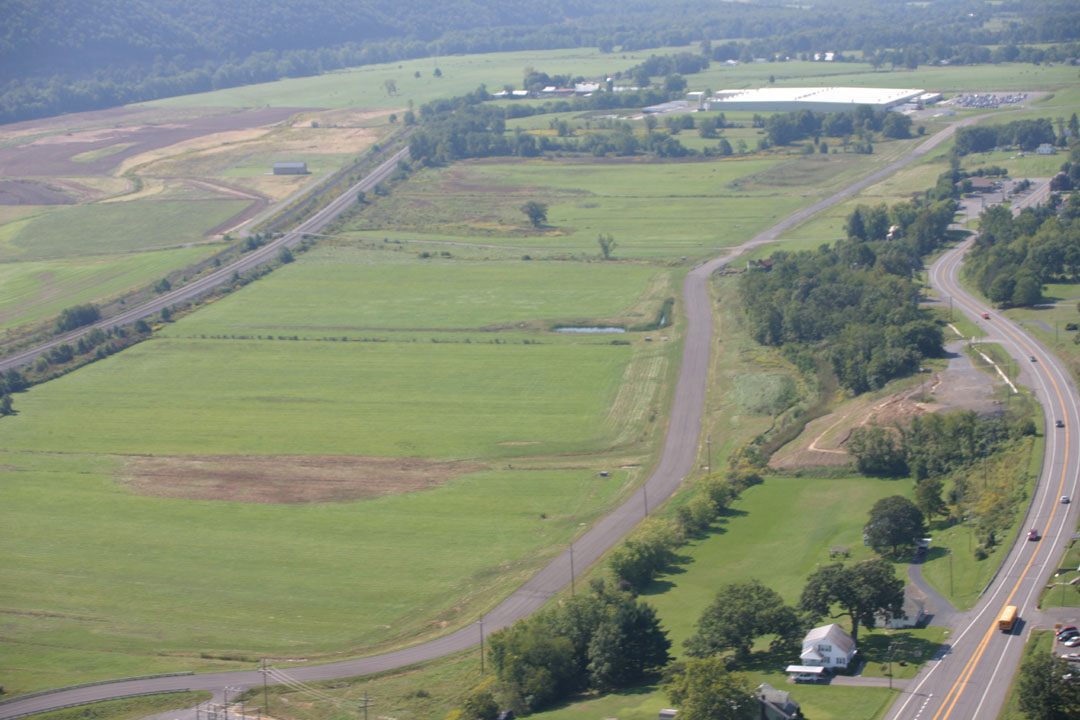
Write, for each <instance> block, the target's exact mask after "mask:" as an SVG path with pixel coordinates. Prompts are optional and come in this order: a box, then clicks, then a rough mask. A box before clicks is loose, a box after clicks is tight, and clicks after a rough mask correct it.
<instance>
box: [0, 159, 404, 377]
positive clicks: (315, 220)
mask: <svg viewBox="0 0 1080 720" xmlns="http://www.w3.org/2000/svg"><path fill="white" fill-rule="evenodd" d="M408 157H409V150H408V148H405V149H403V150H400V151H398V152H397V153H395V154H394V155H393V156H392V157H391V158H390V159H389V160H387V161H386V162H384V163H382V164H381V165H379V166H378V167H377V168H375V170H373V171H372V172H371V174H370V175H368V176H367V177H365V178H364V179H363V180H361V181H360V182H358V183H357V184H355V185H353V186H352V187H351V188H349V189H348V190H346V191H345V192H344V193H342V194H341V195H340V196H338V197H337V198H335V199H334V201H333V202H331V203H330V204H329V205H327V206H326V207H324V208H323V209H322V210H320V211H319V212H317V213H315V214H314V215H313V216H311V217H310V218H308V219H307V220H305V221H304V222H303V223H301V224H300V225H298V226H297V227H296V229H295V230H291V231H289V232H287V233H284V234H283V235H282V236H281V237H279V238H278V239H276V240H274V241H272V242H269V243H267V244H266V245H263V246H262V247H260V248H258V249H256V250H253V251H251V252H249V253H246V254H245V255H243V256H241V257H239V258H237V259H236V260H235V261H234V262H231V263H229V264H228V265H225V266H222V267H220V268H218V269H217V270H215V271H214V272H212V273H210V274H208V275H204V276H203V277H201V278H198V279H196V280H194V281H192V282H190V283H188V284H187V285H184V286H183V287H180V288H177V289H175V290H173V291H171V292H167V293H165V294H163V295H159V296H158V297H156V298H154V299H152V300H150V301H149V302H147V303H144V304H143V305H139V306H138V307H134V308H131V309H130V310H126V311H124V312H123V313H121V314H119V315H114V316H113V317H110V318H106V319H104V320H101V321H99V322H96V323H94V324H93V325H88V326H86V327H81V328H78V329H77V330H72V331H71V332H69V333H65V334H64V335H58V336H56V337H54V338H53V339H51V340H49V341H48V342H45V343H42V344H41V345H37V346H35V347H33V348H30V349H27V350H24V351H22V352H20V353H17V354H14V355H10V356H8V357H6V358H3V359H0V371H3V372H6V371H7V370H10V369H11V368H17V367H21V366H23V365H26V364H29V363H31V362H33V361H34V360H36V359H37V358H38V357H39V356H40V355H41V354H42V353H44V352H46V351H48V350H50V349H52V348H54V347H56V346H58V345H61V344H63V343H75V342H76V341H78V339H79V338H80V337H82V336H83V335H85V334H86V333H88V332H89V331H90V330H91V329H92V328H101V329H102V330H108V329H109V328H113V327H118V326H120V325H128V324H130V323H133V322H135V321H136V320H139V319H141V318H147V317H150V316H151V315H154V314H156V313H159V312H161V309H162V308H164V307H169V306H172V305H176V304H177V303H182V302H187V301H188V300H193V299H195V298H197V297H199V296H200V295H202V294H203V293H205V292H207V291H208V290H212V289H214V288H216V287H218V286H219V285H224V284H226V283H228V282H230V281H231V280H232V276H233V273H234V272H236V273H243V272H247V271H248V270H251V269H252V268H255V267H258V266H259V265H262V264H264V263H267V262H270V261H271V260H273V259H274V258H276V257H277V254H278V252H279V251H280V250H281V248H283V247H292V246H293V245H296V244H297V243H298V242H300V241H301V240H302V239H303V238H304V235H307V234H314V233H318V232H321V231H322V230H323V228H325V227H326V226H327V225H329V224H330V223H331V222H332V221H333V220H335V219H336V218H337V217H338V215H340V214H341V213H342V212H343V211H344V210H345V209H346V208H348V207H349V206H350V205H352V204H353V203H355V202H356V195H357V193H359V192H361V191H363V192H368V191H370V190H372V189H373V188H374V187H375V186H376V185H378V184H379V183H380V182H382V181H383V180H385V179H386V178H387V177H389V176H390V174H391V173H393V172H394V170H395V169H397V165H398V161H400V160H405V159H408Z"/></svg>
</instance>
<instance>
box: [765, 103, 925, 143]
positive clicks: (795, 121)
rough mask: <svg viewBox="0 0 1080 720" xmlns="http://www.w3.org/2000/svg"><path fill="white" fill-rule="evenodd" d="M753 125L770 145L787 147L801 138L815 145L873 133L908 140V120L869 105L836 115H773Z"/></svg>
mask: <svg viewBox="0 0 1080 720" xmlns="http://www.w3.org/2000/svg"><path fill="white" fill-rule="evenodd" d="M755 121H758V122H760V124H761V126H762V127H764V128H765V137H766V138H768V140H769V143H770V144H772V145H790V144H791V143H792V142H794V141H795V140H802V139H805V138H814V141H815V142H817V140H818V138H820V136H822V135H828V136H829V137H847V136H849V135H852V134H859V135H860V136H863V137H867V138H868V137H869V135H870V133H874V132H879V133H881V134H882V135H883V136H884V137H887V138H893V139H898V138H908V137H911V117H909V116H908V115H902V114H900V113H894V112H874V110H873V108H871V107H870V106H869V105H860V106H858V107H856V108H855V109H854V110H850V111H848V112H837V113H816V112H811V111H810V110H796V111H794V112H788V113H774V114H772V115H770V116H769V117H768V118H761V117H760V116H755Z"/></svg>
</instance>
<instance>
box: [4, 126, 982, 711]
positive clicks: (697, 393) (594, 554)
mask: <svg viewBox="0 0 1080 720" xmlns="http://www.w3.org/2000/svg"><path fill="white" fill-rule="evenodd" d="M982 117H984V116H973V117H969V118H965V119H964V120H962V121H960V122H958V123H956V124H954V125H952V126H950V127H949V128H946V129H945V130H942V131H941V132H939V133H937V134H936V135H933V136H932V137H930V138H929V139H927V140H926V141H925V142H923V143H921V144H920V145H918V146H917V147H916V148H915V149H914V150H912V152H911V153H909V154H908V155H907V156H905V157H904V158H901V159H899V160H896V161H895V162H893V163H890V164H889V165H888V166H887V167H885V168H883V169H881V170H879V171H877V172H875V173H874V174H872V175H870V176H868V177H866V178H863V179H862V180H860V181H858V182H856V183H854V184H853V185H851V186H849V187H847V188H845V189H844V190H841V191H840V192H837V193H836V194H834V195H832V196H830V197H828V198H826V199H824V200H821V201H820V202H817V203H815V204H814V205H812V206H810V207H808V208H805V209H804V210H800V211H799V212H797V213H795V214H794V215H791V216H789V217H788V218H786V219H785V220H783V221H782V222H780V223H778V224H777V225H775V226H773V227H771V228H769V229H768V230H766V231H765V232H763V233H761V234H760V235H757V236H756V237H754V238H752V239H751V240H749V241H747V242H745V243H743V244H742V245H739V246H737V247H734V248H731V249H730V251H729V252H727V253H726V254H725V255H723V256H720V257H717V258H714V259H712V260H709V261H707V262H705V263H702V264H701V265H698V266H697V267H695V268H694V269H693V270H691V271H690V272H689V273H688V274H687V276H686V281H685V283H684V284H683V300H684V303H685V309H686V318H687V331H686V342H685V344H684V347H683V356H682V362H681V366H680V370H679V379H678V383H677V385H676V388H675V398H674V402H673V404H672V407H671V420H670V423H669V425H668V429H667V436H666V439H665V442H664V448H663V454H662V455H661V457H660V462H659V464H658V465H657V468H656V470H655V472H653V474H652V476H651V477H649V479H648V480H646V481H645V483H644V484H643V485H642V487H641V488H640V489H639V490H638V491H637V492H636V493H634V494H633V495H632V496H631V497H630V498H628V499H627V500H626V502H624V503H623V504H622V505H620V506H619V507H618V508H616V509H615V510H614V511H613V512H612V513H611V514H610V515H608V516H606V517H604V518H603V519H601V520H600V521H599V522H598V523H597V524H596V525H594V526H593V527H592V528H590V529H589V530H588V531H587V532H586V533H585V534H584V535H582V536H581V537H580V538H578V539H577V540H576V541H575V542H574V543H573V545H572V546H571V547H570V548H568V549H567V550H566V551H564V552H563V553H561V554H560V555H559V556H558V557H556V558H555V559H554V560H552V562H551V563H550V564H548V565H547V566H546V567H544V568H543V569H542V570H540V571H539V572H538V573H537V574H536V575H534V576H533V577H532V578H530V579H529V580H528V581H527V582H526V583H525V584H524V585H522V586H521V587H520V588H518V589H517V590H516V591H515V592H513V593H512V594H511V595H510V596H509V597H507V598H506V599H505V600H503V601H502V603H500V604H499V605H498V606H497V607H495V608H494V609H493V610H492V611H491V612H490V613H488V614H487V615H485V616H484V617H483V618H482V619H481V621H480V622H478V623H477V624H475V625H469V626H466V627H464V628H461V629H460V630H457V631H456V632H453V633H451V634H449V635H446V636H443V637H441V638H437V639H435V640H432V641H430V642H426V643H423V644H420V645H415V646H413V647H409V648H404V649H401V650H396V651H394V652H390V653H385V654H382V655H373V656H370V657H366V658H359V659H356V660H345V661H342V662H335V663H328V664H325V665H315V666H310V667H302V668H294V669H292V670H290V675H291V676H292V677H294V678H295V679H297V680H301V681H311V680H328V679H332V678H339V677H352V676H358V675H368V674H371V673H375V672H381V671H385V670H392V669H395V668H400V667H404V666H407V665H412V664H415V663H419V662H424V661H428V660H433V659H435V658H438V657H442V656H443V655H447V654H450V653H455V652H460V651H462V650H467V649H469V648H471V647H474V646H476V645H478V644H479V642H480V637H481V635H480V634H481V632H483V633H485V634H486V633H488V632H491V631H493V630H497V629H499V628H503V627H506V626H508V625H510V624H512V623H513V622H514V621H516V620H519V619H521V618H523V617H527V616H528V615H530V614H532V613H533V612H535V611H536V610H537V609H539V608H540V607H541V606H543V605H544V603H546V602H547V601H548V600H549V599H550V598H551V597H552V596H553V595H555V594H556V593H558V592H559V591H560V590H562V589H563V588H565V587H566V586H567V585H569V584H570V563H571V559H570V558H571V553H573V557H574V563H575V567H577V568H586V567H588V566H590V565H592V564H593V563H594V562H596V561H597V560H599V559H600V558H601V557H602V556H603V555H604V553H606V552H607V551H608V550H609V549H610V548H611V547H613V546H614V545H615V543H617V542H618V541H619V540H620V539H622V538H623V537H624V536H625V535H626V534H627V533H629V532H630V531H631V530H633V529H634V527H636V526H637V524H638V523H639V522H641V520H642V518H643V517H644V516H645V513H646V507H655V506H656V505H658V504H660V503H661V502H663V501H664V500H666V499H667V498H668V497H669V496H671V494H672V493H674V492H675V490H676V489H677V488H678V487H679V485H680V484H681V483H682V481H683V479H684V478H685V477H686V476H687V475H688V473H689V472H690V470H691V468H692V467H693V464H694V461H695V459H696V458H697V455H698V449H699V440H700V436H701V419H702V413H703V411H704V403H705V391H706V381H707V379H708V370H709V359H710V351H711V345H712V337H713V318H712V308H711V304H710V300H709V292H708V280H709V277H710V276H711V275H712V274H713V273H714V272H715V271H716V270H718V269H720V268H722V267H723V266H724V265H726V264H728V263H729V262H731V261H732V260H734V259H735V258H736V257H738V256H739V255H740V254H742V253H743V252H744V251H746V250H748V249H750V248H754V247H757V246H759V245H763V244H765V243H769V242H774V241H776V240H777V238H778V237H779V236H780V235H781V233H783V232H786V231H787V230H789V229H791V228H793V227H794V226H796V225H798V224H799V223H801V222H803V221H805V220H806V219H808V218H809V217H811V216H812V215H814V214H816V213H818V212H820V211H822V210H824V209H825V208H828V207H830V206H832V205H834V204H836V203H838V202H840V201H842V200H845V199H846V198H848V197H850V196H852V195H853V194H855V193H856V192H858V191H860V190H862V189H863V188H865V187H867V186H869V185H872V184H874V183H876V182H879V181H880V180H882V179H884V178H886V177H888V176H889V175H891V174H892V173H894V172H896V171H897V170H899V169H900V168H902V167H904V166H906V165H908V164H910V163H911V162H913V161H915V160H917V159H918V158H920V157H922V156H924V155H925V154H926V153H928V152H930V150H932V149H933V148H935V147H937V146H938V145H940V144H941V143H942V142H944V141H945V140H946V139H948V138H949V137H950V136H951V135H952V134H953V133H955V132H956V130H957V129H958V128H960V127H963V126H965V125H969V124H971V123H973V122H976V121H978V120H980V119H982ZM402 152H405V151H402ZM395 157H396V156H395ZM388 165H389V163H388ZM393 166H396V159H395V161H394V163H393V165H392V166H390V168H389V169H390V170H392V169H393ZM384 167H385V166H384ZM346 202H348V201H346ZM305 225H306V224H305ZM319 229H321V228H315V227H311V228H308V229H306V230H301V229H299V228H298V229H297V231H295V232H294V233H290V234H289V235H287V236H286V237H290V236H296V238H297V240H298V239H299V235H298V233H301V232H318V230H319ZM175 302H177V300H175V299H174V300H171V301H166V302H165V303H164V304H173V303H175ZM159 309H160V308H156V309H154V310H151V311H150V312H147V313H145V314H151V313H152V312H157V311H158V310H159ZM141 316H142V315H136V316H135V317H141ZM135 317H132V318H129V319H127V320H125V322H131V321H132V320H134V319H135ZM0 367H2V365H0ZM261 682H262V675H261V674H260V673H259V672H258V671H255V670H251V671H242V672H229V673H210V674H202V675H194V676H186V677H179V678H161V679H148V680H135V681H130V682H124V683H112V684H105V685H96V686H94V687H92V688H81V689H78V690H71V691H61V692H57V693H53V694H50V695H45V696H40V697H36V698H27V699H26V700H18V699H15V700H13V701H11V702H8V703H6V704H3V705H0V720H7V719H9V718H14V717H16V716H19V715H21V714H25V713H27V712H43V711H46V710H50V709H54V708H57V707H61V706H64V705H67V704H69V703H72V702H93V701H95V700H100V699H105V698H112V697H122V696H128V695H134V694H137V693H142V692H153V691H161V690H168V689H186V688H191V689H211V690H217V689H220V688H223V687H225V686H230V685H231V686H237V687H253V686H255V685H257V684H261Z"/></svg>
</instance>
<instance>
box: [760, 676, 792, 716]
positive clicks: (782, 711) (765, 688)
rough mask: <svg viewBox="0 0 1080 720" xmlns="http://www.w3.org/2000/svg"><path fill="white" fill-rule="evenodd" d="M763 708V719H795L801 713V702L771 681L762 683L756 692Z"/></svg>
mask: <svg viewBox="0 0 1080 720" xmlns="http://www.w3.org/2000/svg"><path fill="white" fill-rule="evenodd" d="M754 694H755V695H757V699H758V703H759V704H760V709H761V720H795V718H800V717H802V715H801V714H800V713H799V703H797V702H795V701H794V700H792V699H791V693H789V692H787V691H785V690H777V689H776V688H774V687H773V686H772V685H770V684H769V683H761V684H760V685H758V689H757V690H756V691H755V692H754Z"/></svg>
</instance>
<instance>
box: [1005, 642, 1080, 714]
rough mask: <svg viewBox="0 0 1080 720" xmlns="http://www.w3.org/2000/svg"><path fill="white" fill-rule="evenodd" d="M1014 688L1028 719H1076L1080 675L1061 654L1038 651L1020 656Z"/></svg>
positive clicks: (1078, 704) (1079, 694) (1079, 701)
mask: <svg viewBox="0 0 1080 720" xmlns="http://www.w3.org/2000/svg"><path fill="white" fill-rule="evenodd" d="M1017 692H1018V694H1019V699H1020V710H1021V711H1022V712H1023V713H1024V715H1025V716H1026V717H1027V718H1028V720H1080V676H1078V675H1077V673H1076V671H1075V670H1072V669H1071V668H1070V667H1069V663H1068V662H1067V661H1066V660H1065V659H1064V658H1060V657H1055V656H1054V655H1052V654H1050V653H1045V652H1040V653H1038V654H1036V655H1032V656H1030V657H1029V658H1027V659H1026V660H1024V664H1023V665H1021V666H1020V679H1019V681H1018V686H1017Z"/></svg>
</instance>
